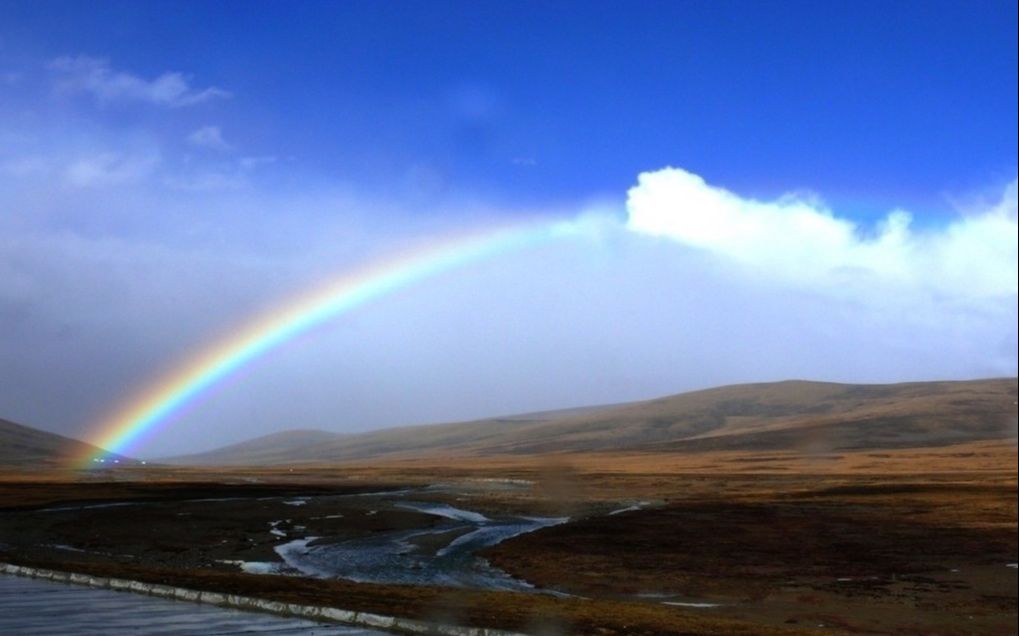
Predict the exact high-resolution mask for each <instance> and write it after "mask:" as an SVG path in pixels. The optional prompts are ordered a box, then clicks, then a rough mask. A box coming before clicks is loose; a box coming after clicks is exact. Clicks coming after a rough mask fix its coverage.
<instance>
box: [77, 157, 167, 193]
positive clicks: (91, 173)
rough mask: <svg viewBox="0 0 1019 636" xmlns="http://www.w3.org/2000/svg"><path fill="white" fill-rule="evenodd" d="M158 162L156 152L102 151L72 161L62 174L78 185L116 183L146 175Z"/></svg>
mask: <svg viewBox="0 0 1019 636" xmlns="http://www.w3.org/2000/svg"><path fill="white" fill-rule="evenodd" d="M158 163H159V156H158V155H156V154H144V155H127V154H120V153H116V152H102V153H98V154H95V155H90V156H87V157H82V158H79V159H77V160H75V161H73V162H72V163H71V164H70V165H69V166H68V167H67V169H66V171H65V173H64V176H65V178H66V180H67V182H68V183H70V184H71V185H74V186H79V187H90V186H103V185H117V184H123V183H128V182H131V181H137V180H138V179H141V178H143V177H146V176H148V175H149V174H151V173H152V171H153V170H154V169H155V167H156V165H157V164H158Z"/></svg>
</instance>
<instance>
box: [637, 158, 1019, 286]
mask: <svg viewBox="0 0 1019 636" xmlns="http://www.w3.org/2000/svg"><path fill="white" fill-rule="evenodd" d="M627 212H628V219H627V227H628V228H629V229H631V230H633V231H635V232H638V233H642V234H650V235H654V236H662V237H667V238H669V239H672V240H675V241H677V242H679V243H681V244H683V245H686V246H689V247H693V248H697V249H700V250H704V251H706V252H708V253H711V254H714V255H716V256H717V257H719V258H721V259H723V260H725V261H727V262H729V263H732V264H738V265H740V266H743V267H744V268H746V269H747V270H748V271H749V272H751V273H752V274H753V276H755V277H763V278H768V279H772V280H778V281H781V282H784V283H793V284H797V285H804V286H808V287H811V288H820V289H824V290H826V291H830V292H832V293H839V294H849V295H853V294H856V293H861V290H863V289H864V288H868V287H871V286H877V287H879V288H882V289H884V290H885V291H888V290H893V291H903V290H908V291H912V292H921V293H924V294H928V295H929V294H935V295H941V296H947V297H951V298H970V299H976V298H984V297H996V296H1009V295H1011V296H1014V295H1015V294H1016V290H1017V271H1016V270H1017V266H1016V261H1017V224H1016V182H1015V181H1013V182H1012V183H1011V184H1010V185H1009V186H1008V187H1007V188H1006V191H1005V192H1004V194H1003V196H1002V198H1001V200H1000V202H998V203H997V204H995V205H992V206H989V207H987V208H985V209H982V210H977V211H973V212H972V213H970V214H966V215H961V216H959V217H958V218H957V219H955V220H953V221H951V222H950V223H948V224H947V225H944V226H941V227H933V228H927V229H915V228H914V227H913V224H912V218H911V216H910V214H909V213H908V212H905V211H902V210H895V211H893V212H891V213H890V214H888V216H887V217H886V218H885V219H884V220H883V221H882V222H881V223H880V224H879V225H878V227H877V228H876V232H871V233H867V232H865V231H864V228H861V227H860V226H858V225H857V224H856V223H854V222H853V221H851V220H848V219H845V218H839V217H838V216H836V215H835V214H834V213H833V212H832V211H831V210H829V209H828V208H827V207H826V206H825V205H824V204H823V203H822V202H821V201H819V200H818V199H817V198H816V197H808V196H803V195H787V196H785V197H782V198H780V199H778V200H775V201H756V200H753V199H748V198H743V197H740V196H739V195H737V194H734V193H732V192H729V191H727V190H724V189H722V188H719V187H715V186H712V185H709V184H708V183H706V182H705V181H704V179H702V178H701V177H699V176H698V175H696V174H692V173H690V172H687V171H685V170H682V169H679V168H665V169H663V170H658V171H654V172H645V173H643V174H641V175H640V177H639V179H638V183H637V185H636V186H634V187H633V188H631V189H630V191H629V193H628V199H627ZM862 293H866V294H872V293H873V290H870V291H866V292H862Z"/></svg>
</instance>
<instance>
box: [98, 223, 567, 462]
mask: <svg viewBox="0 0 1019 636" xmlns="http://www.w3.org/2000/svg"><path fill="white" fill-rule="evenodd" d="M570 231H571V225H570V224H568V223H550V222H547V221H546V222H539V223H536V222H529V223H526V224H523V225H518V226H514V227H509V228H498V229H495V230H491V229H490V230H487V231H484V232H481V233H475V234H471V235H467V236H458V237H456V238H453V239H448V238H447V239H445V240H443V241H440V242H438V243H433V244H431V245H429V246H428V247H425V248H423V249H416V250H412V251H410V252H405V253H402V254H400V255H398V256H396V257H395V258H391V259H389V260H386V261H383V262H380V263H376V264H373V265H370V266H367V267H364V268H362V269H358V270H355V271H353V272H348V273H346V274H344V275H342V276H340V277H339V278H338V279H335V280H332V281H330V282H329V283H327V284H325V285H322V286H320V287H317V288H315V289H313V290H311V291H310V292H306V293H304V294H301V295H299V296H297V297H296V298H294V299H293V300H291V301H290V302H287V303H284V304H283V305H282V306H281V307H280V308H277V309H276V310H274V311H270V312H267V313H266V314H264V315H262V316H259V317H257V318H256V319H254V320H252V321H250V322H248V323H247V324H246V325H243V326H242V327H241V328H239V329H237V330H235V331H232V332H231V334H230V335H229V336H228V337H226V338H224V339H222V340H221V341H218V342H216V343H215V344H213V345H212V346H209V347H207V348H205V349H203V350H201V351H200V352H199V353H198V354H197V355H194V356H191V357H190V358H188V359H187V360H185V361H184V362H183V363H181V364H179V365H177V366H176V367H175V368H174V369H172V370H171V371H170V372H169V373H166V374H165V375H163V376H162V377H159V378H158V379H156V380H155V381H154V382H152V383H150V384H149V385H147V386H145V387H144V388H143V389H142V390H141V391H139V392H137V393H136V394H133V395H132V397H131V399H129V400H128V401H126V402H125V403H124V404H122V405H120V406H118V408H116V409H115V410H114V411H113V414H112V415H111V416H109V417H107V418H104V419H103V421H102V422H100V423H99V425H98V426H96V428H95V430H96V433H95V434H94V435H92V436H90V438H91V439H92V440H94V441H92V444H94V445H95V446H98V447H99V448H101V449H105V450H106V451H108V452H110V453H116V454H125V453H127V452H129V451H130V450H131V449H132V448H133V446H134V445H135V444H137V443H138V442H139V441H140V440H141V439H142V437H143V436H144V434H145V433H147V432H152V431H154V430H155V429H157V428H158V427H159V426H160V425H163V424H166V423H167V422H169V421H170V420H171V419H172V418H173V416H174V415H175V414H176V413H178V412H180V411H181V409H183V408H184V407H185V406H187V405H188V404H190V403H191V402H192V401H194V400H195V398H197V397H198V396H200V395H202V394H203V393H205V392H207V391H209V390H210V389H212V387H214V386H215V385H217V384H218V383H220V382H222V381H223V380H224V379H226V378H227V377H229V376H230V375H231V374H233V373H234V372H236V371H237V370H238V369H241V368H242V367H244V366H245V365H247V364H250V363H251V362H252V361H254V360H255V359H257V358H259V357H260V356H263V355H264V354H266V353H267V352H269V351H271V350H272V349H275V348H276V347H279V346H281V345H283V344H285V343H286V342H288V341H290V340H292V339H293V338H295V337H296V336H298V335H300V334H302V333H304V332H307V331H308V330H309V329H312V328H314V327H315V326H316V325H320V324H322V323H324V322H326V321H327V320H330V319H332V318H335V317H337V316H341V315H343V314H346V313H347V312H350V311H352V310H354V309H357V308H358V307H361V306H362V305H365V304H367V303H370V302H371V301H373V300H375V299H378V298H380V297H383V296H386V295H387V294H391V293H393V292H396V291H398V290H400V289H403V288H406V287H409V286H411V285H414V284H415V283H418V282H420V281H423V280H425V279H427V278H430V277H433V276H436V275H438V274H441V273H443V272H446V271H449V270H453V269H456V268H459V267H463V266H465V265H467V264H470V263H472V262H475V261H479V260H482V259H486V258H491V257H494V256H497V255H500V254H504V253H507V252H511V251H514V250H518V249H523V248H526V247H530V246H534V245H538V244H541V243H543V242H545V241H548V240H551V239H553V238H556V237H558V236H561V235H563V234H565V233H569V232H570ZM102 456H103V454H99V455H96V454H89V455H88V456H87V457H84V458H83V463H85V464H88V465H91V464H92V462H95V461H99V459H100V457H102Z"/></svg>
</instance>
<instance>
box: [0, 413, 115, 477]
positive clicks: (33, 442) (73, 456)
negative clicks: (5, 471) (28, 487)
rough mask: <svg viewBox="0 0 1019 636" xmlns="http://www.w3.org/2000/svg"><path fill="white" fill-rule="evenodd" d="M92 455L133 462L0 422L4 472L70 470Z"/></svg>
mask: <svg viewBox="0 0 1019 636" xmlns="http://www.w3.org/2000/svg"><path fill="white" fill-rule="evenodd" d="M90 455H91V456H102V457H104V458H107V457H108V458H111V459H117V460H122V461H132V460H129V459H128V458H126V457H121V456H119V455H114V454H112V453H108V452H106V451H104V450H102V449H101V448H99V447H97V446H93V445H92V444H87V443H85V442H82V441H79V440H76V439H72V438H70V437H64V436H63V435H57V434H56V433H49V432H47V431H42V430H39V429H37V428H32V427H29V426H24V425H23V424H17V423H15V422H11V421H8V420H5V419H0V468H16V469H19V470H24V469H32V468H39V469H48V468H66V467H68V466H72V465H74V464H75V463H76V462H79V461H81V459H82V458H84V457H88V456H90Z"/></svg>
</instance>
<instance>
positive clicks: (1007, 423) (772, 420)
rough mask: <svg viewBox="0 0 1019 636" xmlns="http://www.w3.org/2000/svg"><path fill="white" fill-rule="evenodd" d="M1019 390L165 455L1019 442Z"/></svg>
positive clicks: (772, 396)
mask: <svg viewBox="0 0 1019 636" xmlns="http://www.w3.org/2000/svg"><path fill="white" fill-rule="evenodd" d="M1016 395H1017V381H1016V378H1000V379H990V380H972V381H959V382H914V383H904V384H888V385H857V384H835V383H826V382H808V381H798V380H794V381H785V382H774V383H763V384H744V385H734V386H726V387H720V388H715V389H707V390H703V391H694V392H690V393H682V394H679V395H672V396H668V397H663V398H659V399H655V400H649V401H645V402H634V403H630V404H621V405H612V406H602V407H589V408H581V409H569V410H563V411H552V412H544V413H533V414H527V415H520V416H512V417H500V418H491V419H484V420H477V421H471V422H456V423H450V424H435V425H427V426H409V427H401V428H392V429H385V430H381V431H373V432H369V433H362V434H356V435H339V434H332V433H326V432H322V431H293V432H284V433H276V434H274V435H270V436H267V437H262V438H258V439H255V440H250V441H247V442H243V443H241V444H236V445H232V446H227V447H224V448H220V449H216V450H212V451H209V452H205V453H200V454H195V455H188V456H182V457H175V458H170V459H167V460H162V461H166V462H169V463H175V464H197V465H214V464H219V465H242V464H249V465H269V464H292V463H327V462H333V461H344V460H362V459H376V458H386V459H398V458H409V457H419V456H427V455H432V456H436V455H442V456H461V457H462V456H484V455H503V454H509V455H520V454H541V453H558V452H599V451H634V452H645V451H646V452H697V451H707V450H780V449H790V450H799V451H803V452H811V453H823V452H829V451H835V450H850V449H865V448H906V447H925V446H943V445H949V444H955V443H963V442H970V441H977V440H987V439H1007V438H1012V439H1014V438H1015V435H1016Z"/></svg>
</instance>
